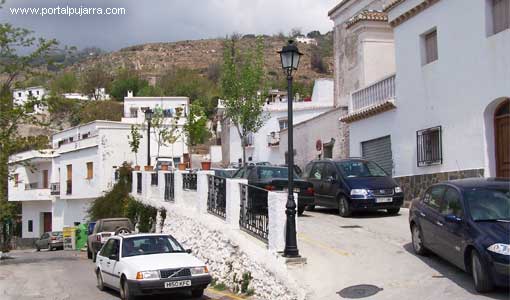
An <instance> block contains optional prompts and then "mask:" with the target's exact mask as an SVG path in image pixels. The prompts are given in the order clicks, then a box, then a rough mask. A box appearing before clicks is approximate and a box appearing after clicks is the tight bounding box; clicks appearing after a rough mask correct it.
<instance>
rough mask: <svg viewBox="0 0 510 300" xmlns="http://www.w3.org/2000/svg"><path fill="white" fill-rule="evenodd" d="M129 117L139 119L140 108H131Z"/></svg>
mask: <svg viewBox="0 0 510 300" xmlns="http://www.w3.org/2000/svg"><path fill="white" fill-rule="evenodd" d="M129 116H130V117H131V118H137V117H138V107H131V108H129Z"/></svg>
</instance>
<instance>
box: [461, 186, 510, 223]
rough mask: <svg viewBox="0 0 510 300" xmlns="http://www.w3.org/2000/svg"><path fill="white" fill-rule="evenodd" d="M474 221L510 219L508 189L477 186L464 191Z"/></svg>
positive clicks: (509, 193)
mask: <svg viewBox="0 0 510 300" xmlns="http://www.w3.org/2000/svg"><path fill="white" fill-rule="evenodd" d="M464 197H465V199H466V202H467V206H468V207H469V211H470V212H471V217H472V218H473V221H497V220H510V192H509V190H508V189H490V188H476V189H471V190H468V191H465V192H464Z"/></svg>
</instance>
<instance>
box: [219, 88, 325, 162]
mask: <svg viewBox="0 0 510 300" xmlns="http://www.w3.org/2000/svg"><path fill="white" fill-rule="evenodd" d="M271 95H272V96H270V97H269V98H268V99H267V103H266V104H265V105H264V112H263V114H262V118H263V119H264V120H265V122H264V125H263V126H262V128H260V129H259V131H258V132H256V133H254V134H251V135H250V136H249V137H248V140H247V144H248V146H247V147H246V159H247V162H249V161H253V162H270V163H272V164H283V163H285V153H284V152H283V153H282V152H281V151H280V131H281V130H283V129H285V128H287V126H288V122H287V96H286V93H282V92H276V91H273V93H271ZM219 104H220V105H221V102H220V103H219ZM333 106H334V105H333V81H332V80H331V79H318V80H316V81H315V85H314V89H313V94H312V97H311V98H309V99H303V98H301V99H299V100H295V101H294V104H293V111H294V114H293V118H294V119H293V120H294V124H297V123H300V122H303V121H306V120H309V119H311V118H313V117H315V116H317V115H319V114H322V113H324V112H326V111H328V110H331V109H332V108H333ZM218 110H219V112H220V113H221V108H219V109H218ZM223 122H224V123H223V124H222V125H221V126H218V127H220V128H221V130H222V132H221V136H222V139H221V144H222V147H223V151H222V152H223V153H222V154H223V155H222V157H223V163H224V164H229V163H238V162H239V160H240V159H241V160H242V157H243V150H242V147H241V139H240V138H239V135H238V133H237V129H236V128H235V127H234V126H233V125H232V124H228V123H226V122H228V120H223Z"/></svg>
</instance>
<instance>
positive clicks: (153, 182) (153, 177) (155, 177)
mask: <svg viewBox="0 0 510 300" xmlns="http://www.w3.org/2000/svg"><path fill="white" fill-rule="evenodd" d="M151 185H153V186H157V185H158V173H151Z"/></svg>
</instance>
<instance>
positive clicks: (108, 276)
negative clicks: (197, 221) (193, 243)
mask: <svg viewBox="0 0 510 300" xmlns="http://www.w3.org/2000/svg"><path fill="white" fill-rule="evenodd" d="M190 252H191V251H190V250H184V248H183V247H182V246H181V245H180V244H179V243H178V242H177V241H176V240H175V239H174V238H173V237H172V236H170V235H164V234H133V235H124V236H120V235H119V236H113V237H110V238H109V239H108V241H107V242H106V243H105V244H104V246H103V247H102V248H101V251H100V252H99V253H98V254H97V261H96V268H95V272H96V276H97V286H98V288H99V289H100V290H103V289H104V288H105V287H109V288H113V289H115V290H118V291H120V295H121V298H122V299H125V300H131V299H134V297H136V296H141V295H154V294H167V293H175V292H182V291H191V294H192V296H193V297H200V296H202V295H203V293H204V289H205V288H206V287H207V286H208V285H209V283H210V282H211V275H209V271H208V269H207V266H206V265H205V264H204V263H203V262H201V261H200V260H198V259H197V258H195V257H194V256H192V255H190V254H189V253H190Z"/></svg>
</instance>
